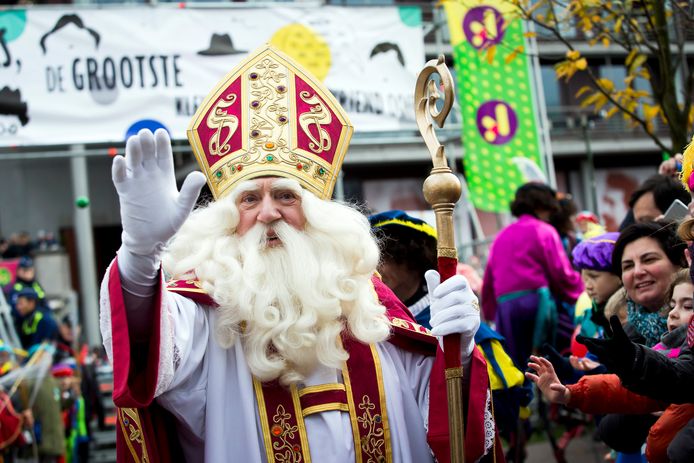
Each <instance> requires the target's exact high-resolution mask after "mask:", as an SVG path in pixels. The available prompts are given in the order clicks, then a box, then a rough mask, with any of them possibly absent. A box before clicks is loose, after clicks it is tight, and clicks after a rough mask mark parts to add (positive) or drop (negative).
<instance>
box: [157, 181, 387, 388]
mask: <svg viewBox="0 0 694 463" xmlns="http://www.w3.org/2000/svg"><path fill="white" fill-rule="evenodd" d="M308 195H310V193H306V192H304V193H303V200H304V201H303V207H304V212H305V214H306V217H307V224H306V228H305V230H303V231H299V230H296V229H295V228H293V227H292V226H291V225H289V224H287V223H285V222H283V221H281V222H276V223H273V224H272V229H273V230H274V231H275V233H276V234H277V236H278V237H279V239H280V241H281V243H282V244H281V245H280V246H278V247H274V248H270V247H267V240H266V231H267V226H265V225H263V224H260V223H259V224H256V225H255V226H254V227H253V228H252V229H250V230H249V231H248V232H246V234H244V236H242V237H238V236H237V235H236V234H229V233H228V225H227V226H226V227H221V226H220V227H219V233H214V232H212V233H209V230H210V228H209V227H208V228H207V230H208V233H206V235H207V236H202V237H201V236H200V233H199V232H200V229H205V228H206V227H205V224H204V220H203V221H202V222H203V223H201V221H200V218H202V217H198V220H196V222H194V226H189V227H186V226H184V228H182V230H181V232H179V235H182V236H177V239H175V240H174V242H173V243H171V245H170V246H169V249H168V254H167V256H165V259H164V264H165V268H166V266H167V261H170V260H172V259H173V260H177V261H179V263H180V262H183V263H184V264H183V266H180V265H179V266H178V268H176V267H177V266H176V265H174V266H173V267H174V270H179V272H174V273H180V271H181V270H182V269H183V268H188V269H190V268H193V269H194V273H195V275H196V276H197V278H198V279H199V280H200V281H201V283H202V287H203V289H204V290H205V291H206V292H207V293H208V294H210V295H211V296H212V297H213V299H214V300H215V302H216V303H217V304H218V308H217V313H218V317H217V323H216V326H214V327H213V329H214V335H215V339H216V341H217V342H218V343H219V344H220V345H221V346H222V347H224V348H229V347H231V346H233V345H234V343H236V342H237V340H240V342H241V345H242V347H243V351H244V354H245V357H246V360H247V362H248V366H249V368H250V371H251V373H252V374H253V375H254V376H255V377H257V378H259V379H260V380H261V381H270V380H273V379H278V378H279V380H280V382H281V383H283V384H290V383H295V382H299V381H302V380H303V379H304V378H305V377H306V376H307V375H308V374H310V373H311V372H312V371H313V370H314V369H315V368H316V367H317V366H318V365H324V366H327V367H331V368H341V367H342V364H343V362H344V361H345V360H346V359H347V357H348V356H347V353H346V352H345V350H344V349H343V348H342V343H341V341H340V334H341V333H342V332H343V330H345V329H347V330H348V331H349V333H350V335H351V336H353V337H354V338H356V339H357V340H359V341H361V342H364V343H376V342H380V341H383V340H385V339H387V337H388V335H389V325H388V322H387V319H386V318H385V315H384V312H385V309H384V308H383V306H381V305H380V304H379V303H378V301H377V299H376V296H375V293H374V290H373V287H372V284H371V281H370V278H371V275H372V274H373V272H374V270H375V268H376V264H377V263H378V248H377V245H376V244H375V242H374V240H373V238H372V237H371V235H370V233H369V226H368V221H366V219H365V218H364V217H363V216H361V214H359V213H358V212H357V211H354V210H352V209H351V208H348V207H346V206H342V205H339V204H335V203H330V202H326V201H320V200H318V199H317V198H315V197H308V198H307V196H308ZM307 203H309V204H307ZM309 205H313V206H314V207H310V206H309ZM215 206H216V205H214V204H213V205H212V206H210V207H208V209H210V208H213V207H215ZM228 206H229V204H228V203H227V204H226V207H228ZM234 208H235V204H234V205H232V209H234ZM314 208H315V209H318V210H317V211H314V213H309V211H311V210H312V209H314ZM335 208H336V209H335ZM222 209H223V208H222ZM328 210H329V211H330V212H331V214H330V216H328V217H327V218H321V215H323V214H322V213H325V212H327V211H328ZM222 212H223V211H222ZM233 212H236V214H238V212H237V211H233ZM335 214H337V215H338V216H335ZM200 215H201V214H198V216H200ZM232 215H233V214H232ZM331 216H332V217H331ZM210 218H211V217H210ZM312 219H313V220H312ZM215 220H216V219H213V220H212V221H213V222H214V221H215ZM216 221H217V222H219V221H218V220H216ZM312 221H313V222H314V223H317V225H316V226H313V225H312V224H311V222H312ZM234 226H235V225H234ZM213 228H214V227H212V229H213ZM225 228H226V229H227V230H225ZM194 229H196V230H198V234H197V236H193V235H192V230H194ZM186 233H190V236H188V237H186V236H185V234H186ZM215 235H216V236H215ZM177 240H178V241H179V242H178V243H176V241H177ZM189 240H190V241H189ZM186 242H187V243H186ZM192 243H194V244H192ZM193 249H195V251H193ZM191 259H192V261H196V262H194V263H195V264H196V265H192V266H188V265H190V264H192V263H193V262H191ZM186 266H187V267H186ZM241 326H243V327H244V328H243V329H241Z"/></svg>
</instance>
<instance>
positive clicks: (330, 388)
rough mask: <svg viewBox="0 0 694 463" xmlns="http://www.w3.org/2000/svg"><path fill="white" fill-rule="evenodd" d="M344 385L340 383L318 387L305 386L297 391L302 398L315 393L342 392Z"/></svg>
mask: <svg viewBox="0 0 694 463" xmlns="http://www.w3.org/2000/svg"><path fill="white" fill-rule="evenodd" d="M344 390H346V389H345V385H344V384H340V383H333V384H320V385H318V386H306V387H305V388H302V389H300V390H299V397H303V396H305V395H306V394H313V393H315V392H325V391H344Z"/></svg>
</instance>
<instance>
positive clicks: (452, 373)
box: [444, 367, 463, 379]
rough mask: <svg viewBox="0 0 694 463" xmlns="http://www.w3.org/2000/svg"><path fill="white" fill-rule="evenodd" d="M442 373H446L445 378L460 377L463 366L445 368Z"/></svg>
mask: <svg viewBox="0 0 694 463" xmlns="http://www.w3.org/2000/svg"><path fill="white" fill-rule="evenodd" d="M444 374H445V375H446V379H453V378H462V377H463V367H453V368H446V369H445V370H444Z"/></svg>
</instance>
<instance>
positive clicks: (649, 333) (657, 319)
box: [627, 299, 667, 347]
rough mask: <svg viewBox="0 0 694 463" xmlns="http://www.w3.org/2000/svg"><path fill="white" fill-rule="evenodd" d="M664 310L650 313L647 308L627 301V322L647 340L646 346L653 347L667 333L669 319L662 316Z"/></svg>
mask: <svg viewBox="0 0 694 463" xmlns="http://www.w3.org/2000/svg"><path fill="white" fill-rule="evenodd" d="M660 312H662V310H658V311H655V312H649V311H648V310H646V308H645V307H643V306H641V305H639V304H637V303H635V302H634V301H632V300H631V299H627V322H628V323H630V324H631V326H633V327H634V329H635V330H636V331H638V332H639V334H641V336H643V337H644V338H645V339H646V346H647V347H653V346H654V345H656V344H658V343H659V342H660V337H661V336H662V335H663V333H667V318H666V317H663V316H662V315H660Z"/></svg>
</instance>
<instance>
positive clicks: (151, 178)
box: [111, 129, 205, 256]
mask: <svg viewBox="0 0 694 463" xmlns="http://www.w3.org/2000/svg"><path fill="white" fill-rule="evenodd" d="M111 177H112V179H113V184H114V185H115V186H116V191H117V192H118V198H119V200H120V215H121V221H122V223H123V235H122V241H123V245H124V247H125V248H126V249H127V250H128V251H130V252H131V253H132V254H135V255H141V256H154V255H156V254H158V252H159V251H160V250H161V248H162V247H163V245H164V243H166V242H167V241H168V240H169V239H170V238H171V237H172V236H173V235H174V234H175V233H176V232H177V231H178V229H179V228H180V227H181V225H183V222H184V221H185V219H186V218H187V217H188V215H189V214H190V211H191V210H192V209H193V206H194V205H195V200H196V199H197V197H198V195H199V194H200V189H201V188H202V186H203V185H204V184H205V176H204V175H203V174H202V173H201V172H197V171H196V172H191V173H190V174H188V176H187V177H186V179H185V181H184V182H183V186H182V187H181V192H180V193H179V192H178V189H177V188H176V176H175V174H174V165H173V154H172V152H171V141H170V140H169V134H168V133H167V132H166V130H164V129H158V130H157V131H156V132H155V133H154V134H152V132H150V131H149V130H147V129H144V130H141V131H140V132H139V133H138V134H137V135H135V136H132V137H130V138H129V139H128V141H127V143H126V145H125V158H124V157H123V156H116V157H115V158H114V159H113V167H112V169H111Z"/></svg>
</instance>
